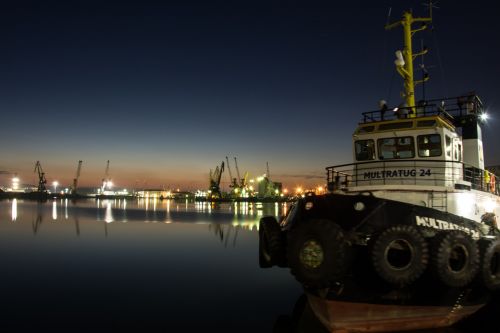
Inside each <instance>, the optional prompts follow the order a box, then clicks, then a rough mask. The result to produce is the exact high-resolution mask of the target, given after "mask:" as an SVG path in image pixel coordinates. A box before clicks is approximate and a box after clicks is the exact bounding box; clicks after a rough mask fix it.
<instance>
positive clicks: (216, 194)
mask: <svg viewBox="0 0 500 333" xmlns="http://www.w3.org/2000/svg"><path fill="white" fill-rule="evenodd" d="M223 172H224V161H222V163H221V165H220V167H219V166H217V167H215V170H214V171H213V172H212V170H210V188H209V191H210V193H209V198H211V199H217V198H221V197H222V193H221V191H220V179H221V176H222V173H223Z"/></svg>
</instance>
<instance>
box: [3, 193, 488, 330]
mask: <svg viewBox="0 0 500 333" xmlns="http://www.w3.org/2000/svg"><path fill="white" fill-rule="evenodd" d="M288 208H289V204H286V203H266V204H258V203H239V204H238V203H236V204H230V203H227V204H220V205H217V206H212V205H210V204H208V203H189V202H179V201H145V200H138V201H133V200H129V201H125V200H100V201H99V200H85V201H78V202H71V201H68V200H61V199H57V200H54V201H52V200H49V201H47V202H44V203H37V202H34V201H23V200H11V201H9V200H4V201H0V263H1V266H0V276H1V282H0V295H1V298H0V299H1V301H0V330H1V331H2V332H5V331H8V332H16V331H23V332H24V331H30V332H32V331H35V330H37V331H39V330H51V331H76V330H81V331H90V330H92V331H100V330H106V331H122V330H125V329H126V330H128V331H130V330H132V331H136V332H151V331H154V332H199V331H213V332H294V331H295V332H324V331H323V329H322V327H321V325H320V324H319V323H318V322H317V321H316V320H315V318H314V316H313V315H312V314H311V313H310V311H308V308H307V307H306V306H304V305H305V302H304V296H303V293H302V289H301V287H300V285H299V284H298V283H297V282H296V281H295V280H294V278H293V277H292V276H291V275H290V273H289V271H288V270H287V269H282V268H271V269H261V268H259V265H258V230H257V228H258V221H259V219H260V218H261V217H262V216H265V215H274V216H280V215H282V214H284V213H285V212H286V210H287V209H288ZM489 311H490V312H491V311H492V310H489ZM488 315H489V313H488ZM483 317H485V316H484V315H483ZM481 320H484V318H481ZM471 323H473V321H471ZM466 324H468V325H462V326H460V327H457V328H453V329H447V330H440V331H437V330H436V331H435V332H445V331H446V332H469V331H470V332H472V330H471V328H470V327H474V326H475V325H472V324H470V323H466Z"/></svg>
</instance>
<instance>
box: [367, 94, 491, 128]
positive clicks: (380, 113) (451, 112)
mask: <svg viewBox="0 0 500 333" xmlns="http://www.w3.org/2000/svg"><path fill="white" fill-rule="evenodd" d="M481 113H483V105H482V102H481V100H480V99H479V97H477V96H476V95H474V94H470V95H464V96H458V97H452V98H443V99H433V100H427V101H419V102H417V105H413V106H406V105H404V106H402V105H401V106H398V107H394V108H390V107H387V106H385V107H384V108H382V109H380V110H375V111H368V112H363V113H362V115H363V119H362V121H361V123H362V124H365V123H371V122H376V121H386V120H395V119H401V118H408V119H411V118H420V117H429V116H440V117H442V118H443V119H445V120H447V121H449V122H451V123H454V122H455V121H456V120H457V119H460V118H462V117H465V116H470V115H473V116H479V115H480V114H481Z"/></svg>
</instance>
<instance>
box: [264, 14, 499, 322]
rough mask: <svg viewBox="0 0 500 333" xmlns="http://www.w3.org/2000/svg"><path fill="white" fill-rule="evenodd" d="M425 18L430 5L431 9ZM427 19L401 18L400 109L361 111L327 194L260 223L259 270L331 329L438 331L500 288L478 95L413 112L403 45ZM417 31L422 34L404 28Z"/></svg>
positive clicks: (494, 187)
mask: <svg viewBox="0 0 500 333" xmlns="http://www.w3.org/2000/svg"><path fill="white" fill-rule="evenodd" d="M431 8H432V6H431ZM431 20H432V12H431V13H430V15H429V17H424V18H419V17H414V16H413V14H412V13H411V12H405V13H404V14H403V17H402V19H401V20H400V21H398V22H395V23H392V24H388V25H387V26H386V29H387V30H389V29H393V28H397V27H402V28H403V32H404V49H403V51H398V52H396V56H397V60H396V61H395V64H396V69H397V71H398V73H399V74H401V76H402V77H403V79H404V91H405V93H404V98H405V101H404V102H405V103H404V104H403V105H401V106H398V107H396V108H389V107H388V106H387V105H386V104H382V105H381V109H380V110H377V111H372V112H365V113H362V119H361V121H360V122H359V124H358V126H357V128H356V130H355V131H354V134H353V157H354V163H350V164H343V165H335V166H330V167H327V168H326V174H327V184H328V193H327V194H323V195H314V194H311V195H307V196H305V197H304V198H302V199H299V200H298V201H296V202H295V203H294V204H293V206H292V208H291V209H290V210H289V212H288V213H287V215H286V216H285V217H284V218H283V219H282V220H281V221H280V222H278V221H277V220H276V219H275V218H274V217H270V216H266V217H263V218H262V219H261V220H260V229H259V263H260V266H261V267H271V266H274V265H277V266H279V267H289V269H290V272H291V274H292V275H293V276H294V277H295V278H296V279H297V280H298V281H299V282H300V283H301V284H302V286H303V288H304V291H305V293H306V295H307V299H308V302H309V306H310V307H311V309H312V310H313V312H314V313H315V315H316V316H317V317H318V319H319V320H320V321H321V323H322V324H323V325H324V326H325V327H326V328H327V329H328V330H329V331H332V332H334V331H356V332H368V331H369V332H376V331H403V330H416V329H427V328H437V327H447V326H450V325H453V324H454V323H456V322H458V321H459V320H461V319H463V318H465V317H467V316H469V315H471V314H473V313H475V312H476V311H478V310H479V309H480V308H481V307H483V306H484V305H485V304H486V303H487V302H488V301H489V299H490V297H491V295H492V293H494V292H495V291H497V290H499V289H500V237H499V235H500V230H499V225H498V224H497V220H496V217H497V216H498V215H499V214H500V196H499V191H498V184H497V183H496V179H497V176H496V175H494V174H493V173H491V172H489V171H488V170H486V169H485V166H484V156H483V143H482V135H481V126H482V124H483V122H484V120H485V118H486V112H485V110H484V109H483V106H482V102H481V100H480V99H479V97H478V96H476V95H475V94H467V95H465V96H458V97H454V98H444V99H436V100H426V101H421V102H418V103H415V93H414V87H415V85H416V84H418V83H423V82H424V81H425V80H427V77H425V78H423V80H420V81H414V78H413V60H414V59H415V57H417V56H419V55H423V54H425V53H426V52H427V50H422V51H421V52H419V53H413V52H412V42H411V39H412V36H413V34H414V33H416V32H417V31H420V30H423V29H425V27H426V25H425V24H427V23H429V22H431ZM415 23H419V24H423V26H421V27H419V28H415V29H414V28H412V26H413V25H414V24H415Z"/></svg>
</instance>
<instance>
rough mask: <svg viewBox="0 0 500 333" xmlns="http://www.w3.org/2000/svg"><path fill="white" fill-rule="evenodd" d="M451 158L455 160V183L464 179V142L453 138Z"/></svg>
mask: <svg viewBox="0 0 500 333" xmlns="http://www.w3.org/2000/svg"><path fill="white" fill-rule="evenodd" d="M451 158H452V160H453V178H454V180H455V182H456V181H457V180H462V179H463V167H462V140H460V138H453V144H452V152H451Z"/></svg>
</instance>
